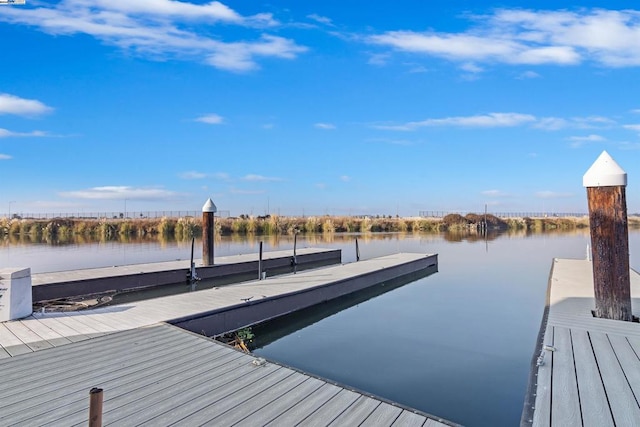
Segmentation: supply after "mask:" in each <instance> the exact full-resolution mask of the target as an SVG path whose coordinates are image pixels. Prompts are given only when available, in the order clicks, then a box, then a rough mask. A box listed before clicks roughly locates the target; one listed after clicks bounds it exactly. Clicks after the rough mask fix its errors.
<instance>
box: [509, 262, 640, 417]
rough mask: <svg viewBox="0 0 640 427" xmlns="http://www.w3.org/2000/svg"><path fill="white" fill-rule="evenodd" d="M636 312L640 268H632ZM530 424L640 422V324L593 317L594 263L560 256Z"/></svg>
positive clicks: (536, 367) (528, 410)
mask: <svg viewBox="0 0 640 427" xmlns="http://www.w3.org/2000/svg"><path fill="white" fill-rule="evenodd" d="M631 297H632V307H633V314H634V315H635V316H638V315H640V275H639V274H638V273H637V272H635V271H631ZM547 299H548V302H547V309H546V310H545V316H544V317H545V318H544V319H543V323H542V327H541V334H540V339H539V342H538V348H537V351H536V354H535V355H534V359H533V367H532V377H531V381H530V390H529V394H528V396H527V401H526V402H525V407H524V411H523V417H522V422H521V424H522V425H523V426H529V425H534V426H551V425H553V426H638V425H640V405H639V402H640V324H639V323H632V322H622V321H615V320H607V319H597V318H594V317H593V316H592V313H591V310H593V309H594V308H595V302H594V290H593V275H592V266H591V262H589V261H586V260H567V259H556V260H554V263H553V267H552V272H551V277H550V279H549V291H548V295H547Z"/></svg>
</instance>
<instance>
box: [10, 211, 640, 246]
mask: <svg viewBox="0 0 640 427" xmlns="http://www.w3.org/2000/svg"><path fill="white" fill-rule="evenodd" d="M485 218H486V229H487V230H488V231H490V232H491V231H515V230H519V231H526V232H546V231H572V230H577V229H588V227H589V219H588V217H563V218H559V217H545V218H528V217H525V218H498V217H496V216H494V215H486V217H485V215H478V214H467V215H466V216H462V215H459V214H449V215H446V216H445V217H443V218H421V217H410V218H403V217H391V216H388V217H384V216H380V217H348V216H328V215H327V216H310V217H304V218H303V217H283V216H276V215H267V216H260V217H251V216H245V215H241V216H240V217H235V218H216V220H215V232H216V234H218V235H266V236H273V235H293V234H295V233H305V234H317V233H323V234H332V233H377V232H386V233H389V232H403V233H438V232H480V231H482V230H483V228H484V221H485ZM628 225H629V228H630V229H638V228H640V217H638V216H631V217H629V218H628ZM201 235H202V219H201V218H194V217H181V218H158V219H149V218H142V219H128V218H124V219H95V220H93V219H89V220H87V219H67V218H57V219H46V220H39V219H17V218H14V219H8V218H0V236H5V237H6V236H13V237H16V236H23V237H30V238H31V240H53V239H55V240H62V241H64V240H70V239H71V238H73V237H74V236H84V237H86V238H92V239H100V240H121V239H122V238H126V237H150V238H152V237H162V238H167V239H175V240H186V239H191V237H199V236H201Z"/></svg>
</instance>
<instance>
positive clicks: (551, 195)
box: [536, 191, 574, 199]
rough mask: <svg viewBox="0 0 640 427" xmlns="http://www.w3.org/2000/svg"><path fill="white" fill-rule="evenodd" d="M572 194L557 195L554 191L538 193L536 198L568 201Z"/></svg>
mask: <svg viewBox="0 0 640 427" xmlns="http://www.w3.org/2000/svg"><path fill="white" fill-rule="evenodd" d="M573 196H574V194H573V193H559V192H556V191H538V192H536V197H537V198H538V199H569V198H571V197H573Z"/></svg>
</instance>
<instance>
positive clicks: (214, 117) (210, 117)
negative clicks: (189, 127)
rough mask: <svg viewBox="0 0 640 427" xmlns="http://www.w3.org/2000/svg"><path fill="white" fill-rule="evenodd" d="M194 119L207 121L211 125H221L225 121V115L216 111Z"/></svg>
mask: <svg viewBox="0 0 640 427" xmlns="http://www.w3.org/2000/svg"><path fill="white" fill-rule="evenodd" d="M194 120H195V121H196V122H200V123H207V124H209V125H219V124H222V123H223V122H224V117H222V116H220V115H218V114H215V113H211V114H205V115H204V116H200V117H197V118H195V119H194Z"/></svg>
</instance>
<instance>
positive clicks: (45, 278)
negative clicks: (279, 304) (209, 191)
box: [31, 248, 342, 302]
mask: <svg viewBox="0 0 640 427" xmlns="http://www.w3.org/2000/svg"><path fill="white" fill-rule="evenodd" d="M292 256H293V250H288V251H269V252H265V253H264V254H263V259H262V268H263V270H271V269H282V268H287V267H289V266H290V265H291V258H292ZM341 256H342V255H341V251H340V250H339V249H322V248H301V249H298V250H297V251H296V260H297V263H298V265H300V266H301V267H303V266H305V265H317V264H330V263H333V264H338V263H340V261H341ZM258 257H259V255H258V254H257V253H250V254H240V255H230V256H222V257H216V259H215V263H216V264H215V265H212V266H202V265H201V261H202V260H195V261H194V262H195V263H196V271H197V274H198V277H200V278H201V279H212V278H221V277H227V276H236V275H246V274H252V273H253V274H255V277H258ZM188 271H189V260H177V261H165V262H154V263H146V264H133V265H120V266H113V267H101V268H87V269H81V270H71V271H58V272H51V273H37V274H33V275H32V278H31V281H32V285H33V301H34V302H38V301H47V300H52V299H58V298H67V297H70V296H77V295H88V294H96V293H101V292H108V291H121V290H127V289H140V288H145V287H154V286H163V285H168V284H174V283H183V282H185V280H186V277H187V276H186V275H187V272H188Z"/></svg>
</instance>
